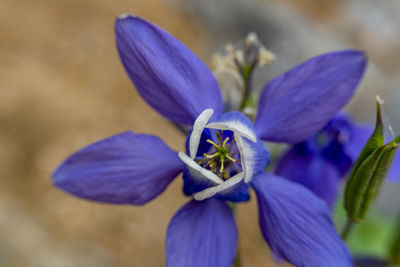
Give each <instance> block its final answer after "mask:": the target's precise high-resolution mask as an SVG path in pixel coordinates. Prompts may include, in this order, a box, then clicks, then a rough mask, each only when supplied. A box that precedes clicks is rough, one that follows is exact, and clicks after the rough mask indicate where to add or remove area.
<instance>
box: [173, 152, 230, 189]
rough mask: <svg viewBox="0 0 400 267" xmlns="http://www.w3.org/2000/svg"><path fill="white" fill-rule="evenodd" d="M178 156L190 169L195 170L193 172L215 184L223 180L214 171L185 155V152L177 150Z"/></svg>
mask: <svg viewBox="0 0 400 267" xmlns="http://www.w3.org/2000/svg"><path fill="white" fill-rule="evenodd" d="M178 156H179V158H180V159H181V160H182V161H183V162H184V163H185V164H186V165H187V166H188V167H189V168H190V169H191V170H192V171H195V172H197V173H199V174H201V175H202V176H203V177H204V178H207V179H208V180H210V181H212V182H214V183H216V184H222V183H223V182H224V181H223V180H222V179H221V178H219V177H218V176H217V175H216V174H215V173H213V172H212V171H210V170H207V169H205V168H203V167H201V166H200V165H199V164H197V163H196V162H195V161H194V160H192V159H191V158H190V157H188V155H186V154H185V153H183V152H179V153H178Z"/></svg>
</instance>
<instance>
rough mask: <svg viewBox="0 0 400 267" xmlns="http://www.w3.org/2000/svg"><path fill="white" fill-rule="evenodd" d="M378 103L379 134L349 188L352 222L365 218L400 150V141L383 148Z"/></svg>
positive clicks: (362, 156) (366, 149)
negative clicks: (398, 149)
mask: <svg viewBox="0 0 400 267" xmlns="http://www.w3.org/2000/svg"><path fill="white" fill-rule="evenodd" d="M377 100H378V101H377V120H376V127H375V131H374V133H373V134H372V136H371V137H370V139H369V140H368V142H367V143H366V145H365V146H364V148H363V150H362V151H361V154H360V156H359V157H358V158H357V161H356V162H355V164H354V167H353V169H352V171H351V173H350V177H349V180H348V181H347V184H346V190H345V199H344V206H345V209H346V212H347V217H348V219H349V220H350V221H351V222H358V221H360V220H362V219H363V218H364V216H365V214H366V212H367V211H368V208H369V207H370V205H371V203H372V202H373V200H374V199H375V198H376V196H377V195H378V193H379V191H380V188H381V185H382V182H383V181H384V179H385V177H386V174H387V173H388V171H389V169H390V166H391V164H392V161H393V158H394V155H395V152H396V150H397V147H398V146H399V141H400V138H399V137H397V138H396V139H394V140H393V141H391V142H390V143H388V144H386V145H383V143H384V138H385V137H384V130H383V125H382V118H381V104H382V102H381V101H380V99H379V98H378V99H377Z"/></svg>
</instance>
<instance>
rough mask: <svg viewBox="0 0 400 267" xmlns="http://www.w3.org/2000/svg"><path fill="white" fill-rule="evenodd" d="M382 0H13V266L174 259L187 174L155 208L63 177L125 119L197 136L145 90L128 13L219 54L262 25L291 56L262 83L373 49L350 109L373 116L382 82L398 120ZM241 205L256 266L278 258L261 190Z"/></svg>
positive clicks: (7, 131) (124, 125) (5, 168)
mask: <svg viewBox="0 0 400 267" xmlns="http://www.w3.org/2000/svg"><path fill="white" fill-rule="evenodd" d="M373 2H374V1H370V0H363V1H357V0H352V1H328V0H327V1H318V0H315V1H313V0H302V1H291V0H286V1H274V0H269V1H261V0H259V1H250V0H249V1H246V0H230V1H226V0H222V1H211V0H204V1H196V0H191V1H183V0H182V1H181V0H174V1H172V0H171V1H168V2H167V1H162V0H130V1H126V0H114V1H104V0H55V1H50V0H36V1H29V0H18V1H14V0H3V1H2V2H1V4H0V81H1V86H0V266H52V267H53V266H107V267H108V266H146V267H147V266H148V267H152V266H154V267H158V266H164V238H165V231H166V227H167V225H168V222H169V220H170V218H171V217H172V216H173V214H174V213H175V211H176V210H178V208H179V207H180V206H181V205H182V204H183V203H185V202H186V201H187V199H186V198H185V197H184V196H183V195H182V193H181V186H182V182H181V180H180V179H176V180H175V182H173V183H172V185H171V186H170V187H169V188H168V189H167V190H166V192H165V193H164V194H163V195H161V196H160V197H159V198H157V199H156V200H154V201H153V202H151V203H149V204H148V205H146V206H144V207H132V206H112V205H104V204H98V203H91V202H87V201H84V200H80V199H77V198H74V197H72V196H70V195H67V194H65V193H63V192H60V191H58V190H57V189H55V188H54V187H52V184H51V178H50V176H51V173H52V171H53V170H54V169H55V168H56V166H57V165H58V164H59V163H60V162H61V161H62V160H63V159H64V158H65V157H66V156H68V155H69V154H70V153H72V152H73V151H75V150H77V149H79V148H81V147H83V146H85V145H87V144H89V143H92V142H94V141H96V140H99V139H102V138H104V137H107V136H110V135H112V134H115V133H118V132H121V131H124V130H128V129H131V130H133V131H135V132H142V133H151V134H157V135H159V136H161V137H162V138H163V139H164V140H165V141H166V142H167V143H168V144H169V145H170V146H172V147H173V148H174V149H176V150H182V149H183V139H184V137H183V136H182V135H181V134H180V133H179V132H178V131H176V130H175V129H174V128H173V127H172V126H171V125H170V124H169V123H168V122H167V121H166V120H164V119H163V118H162V117H161V116H159V115H158V114H156V113H155V112H154V111H153V110H152V109H151V108H149V107H148V106H147V105H146V104H145V103H144V102H143V101H142V100H141V99H140V98H139V96H138V94H137V93H136V91H135V90H133V87H132V85H131V83H130V81H129V79H128V77H127V76H126V74H125V72H124V70H123V68H122V66H121V64H120V62H119V58H118V54H117V51H116V48H115V40H114V32H113V27H114V19H115V17H116V16H118V15H120V14H122V13H135V14H137V15H140V16H142V17H145V18H147V19H149V20H151V21H153V22H155V23H157V24H158V25H160V26H162V27H163V28H165V29H167V30H168V31H169V32H171V33H172V34H174V35H175V36H177V37H178V38H179V39H180V40H182V41H183V42H184V43H186V44H187V45H188V46H189V47H190V48H191V49H192V50H194V51H195V52H196V53H197V54H198V55H199V56H200V57H202V58H203V59H204V60H205V61H206V62H207V61H208V59H209V56H210V52H211V51H215V49H219V48H221V46H222V45H223V44H224V43H226V42H227V41H236V40H238V39H240V38H241V37H243V36H244V35H245V34H246V33H247V32H248V31H250V30H255V31H257V32H258V34H259V37H260V39H262V40H263V41H264V42H265V44H266V46H267V47H269V48H270V49H271V50H273V51H274V52H275V53H276V54H277V55H278V58H279V60H278V61H277V63H275V64H274V65H271V66H270V67H269V68H268V69H267V70H266V71H265V72H261V73H262V74H261V75H260V78H259V79H260V83H264V82H265V81H266V80H267V79H268V78H269V77H271V76H273V75H275V74H277V73H280V72H282V71H283V70H285V69H287V68H289V67H290V66H293V65H294V64H296V63H299V62H300V61H302V60H305V59H306V58H307V57H310V56H312V55H316V54H318V53H322V52H325V51H329V50H333V49H343V48H348V47H352V48H359V49H364V50H367V52H368V54H369V56H370V59H371V65H370V69H369V71H368V78H367V79H366V80H365V82H364V83H363V86H362V87H363V88H362V93H359V94H358V95H357V97H356V98H355V101H354V102H353V104H352V105H351V106H350V109H351V111H353V112H354V113H355V116H356V118H358V119H360V120H364V121H366V120H368V119H371V120H373V115H372V116H371V114H373V113H374V110H373V108H372V107H373V103H374V94H376V93H380V94H383V96H384V97H385V96H386V97H387V98H388V100H389V101H388V102H389V103H388V105H387V106H388V110H387V112H388V116H389V118H390V120H391V121H392V122H393V125H394V128H395V129H396V127H397V125H398V122H399V118H398V117H397V116H396V115H395V114H398V113H397V112H398V111H399V110H398V105H397V104H396V103H398V100H399V93H398V84H399V83H398V82H399V77H400V76H399V75H398V74H399V66H400V62H399V58H398V56H397V55H398V54H399V50H400V43H399V39H398V38H399V36H398V35H396V34H395V33H398V32H400V31H398V30H399V28H400V22H399V21H398V20H399V18H398V16H392V15H391V12H395V11H396V10H397V11H400V6H399V4H398V2H396V1H387V2H385V5H384V6H382V7H381V6H379V5H378V6H376V5H375V6H374V8H373V9H371V8H370V7H371V6H373ZM368 3H369V4H368ZM365 10H368V12H369V13H370V14H369V15H370V16H369V18H368V19H366V18H364V14H365ZM387 12H389V13H390V14H388V13H387ZM371 14H372V15H371ZM397 14H399V13H397ZM371 20H373V21H372V22H371ZM359 103H363V105H364V107H365V106H367V107H368V105H369V107H370V108H369V109H367V110H364V109H361V108H360V105H359ZM160 129H162V130H161V131H160ZM239 217H240V218H239V222H238V224H239V229H240V230H239V231H240V242H241V243H240V249H241V250H242V254H243V261H244V266H274V265H273V264H272V263H270V262H269V260H268V258H269V256H268V250H267V247H266V245H265V243H264V241H263V239H262V237H261V235H260V232H259V230H258V223H257V212H256V206H255V201H254V198H253V199H252V201H250V202H249V203H246V204H243V205H241V206H240V207H239Z"/></svg>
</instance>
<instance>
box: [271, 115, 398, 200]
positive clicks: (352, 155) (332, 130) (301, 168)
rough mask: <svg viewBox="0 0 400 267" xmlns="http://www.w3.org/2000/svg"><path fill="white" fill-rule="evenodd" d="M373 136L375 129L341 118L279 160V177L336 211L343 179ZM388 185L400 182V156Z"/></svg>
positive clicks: (389, 176) (396, 158) (290, 149)
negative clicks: (335, 207)
mask: <svg viewBox="0 0 400 267" xmlns="http://www.w3.org/2000/svg"><path fill="white" fill-rule="evenodd" d="M372 132H373V128H372V127H371V126H369V125H366V124H358V123H355V122H353V121H352V119H351V118H350V117H349V116H348V115H347V114H344V113H341V114H338V115H336V116H335V117H334V118H333V119H332V120H330V121H329V122H328V123H327V124H326V125H325V127H324V128H323V129H321V130H320V131H318V132H317V133H316V134H315V135H313V136H312V137H310V138H308V139H307V140H305V141H303V142H300V143H298V144H295V145H293V146H292V147H291V148H289V149H288V150H287V151H286V152H285V153H284V154H283V155H282V156H281V158H280V159H279V161H278V164H277V168H276V170H275V173H276V174H278V175H279V176H281V177H284V178H287V179H289V180H291V181H293V182H296V183H300V184H302V185H304V186H305V187H307V188H308V189H310V190H311V191H312V192H314V193H315V194H316V195H317V196H319V197H320V198H322V199H323V200H325V202H326V203H327V204H328V206H330V207H333V205H334V203H335V200H336V196H337V194H338V188H339V186H340V182H341V180H342V178H344V177H345V176H346V174H347V173H348V172H349V170H350V169H351V167H352V165H353V163H354V162H355V161H356V159H357V157H358V155H359V154H360V152H361V150H362V148H363V147H364V145H365V144H366V142H367V140H368V138H369V137H370V136H371V135H372ZM388 181H390V182H399V181H400V156H399V155H397V156H396V157H395V160H394V162H393V165H392V168H391V170H390V172H389V174H388Z"/></svg>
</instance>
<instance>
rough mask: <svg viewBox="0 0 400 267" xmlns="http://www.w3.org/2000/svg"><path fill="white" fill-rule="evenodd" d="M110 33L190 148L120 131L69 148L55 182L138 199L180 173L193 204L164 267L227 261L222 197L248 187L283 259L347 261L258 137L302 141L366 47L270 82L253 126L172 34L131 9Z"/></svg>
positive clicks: (241, 195)
mask: <svg viewBox="0 0 400 267" xmlns="http://www.w3.org/2000/svg"><path fill="white" fill-rule="evenodd" d="M115 31H116V38H117V47H118V51H119V54H120V57H121V60H122V63H123V65H124V67H125V70H126V71H127V73H128V75H129V77H130V78H131V80H132V82H133V83H134V85H135V87H136V89H137V90H138V92H139V94H140V95H141V96H142V97H143V99H144V100H145V101H146V102H147V103H148V104H149V105H151V106H152V107H153V108H154V109H155V110H157V111H158V112H159V113H160V114H162V115H163V116H165V117H166V118H168V119H170V120H171V121H173V122H175V123H179V124H185V125H190V126H192V130H191V131H190V133H189V135H188V138H187V141H186V152H185V153H184V152H179V153H177V152H175V151H172V150H171V149H170V148H169V147H168V146H167V145H166V144H165V143H164V142H163V141H162V140H161V139H159V138H158V137H155V136H151V135H147V134H135V133H133V132H130V131H128V132H124V133H121V134H118V135H115V136H112V137H110V138H107V139H104V140H102V141H99V142H97V143H94V144H92V145H90V146H88V147H86V148H83V149H82V150H80V151H78V152H76V153H75V154H73V155H71V156H70V157H69V158H68V159H67V160H66V161H65V162H64V163H62V164H61V166H60V167H59V168H58V169H57V170H56V171H55V173H54V175H53V180H54V184H55V185H56V186H57V187H59V188H61V189H62V190H65V191H67V192H69V193H71V194H73V195H76V196H78V197H82V198H86V199H89V200H94V201H100V202H105V203H113V204H134V205H141V204H145V203H147V202H149V201H150V200H152V199H153V198H155V197H156V196H158V195H159V194H160V193H161V192H163V191H164V190H165V188H166V187H167V186H168V184H169V183H170V182H171V181H172V180H174V178H175V177H176V176H177V175H178V174H179V173H181V172H183V180H184V193H185V194H186V195H190V196H193V199H191V200H190V201H189V202H188V203H187V204H186V205H184V206H183V207H182V208H181V209H180V210H179V211H178V212H177V213H176V214H175V216H174V217H173V218H172V220H171V222H170V224H169V227H168V230H167V238H166V250H167V252H166V255H167V266H173V267H187V266H191V267H200V266H201V267H216V266H218V267H228V266H230V265H231V264H232V262H233V260H234V257H235V255H236V247H237V230H236V224H235V221H234V217H233V214H232V211H231V210H230V208H229V206H228V205H227V203H226V201H232V202H239V201H246V200H248V199H249V192H248V191H249V187H250V186H251V187H252V188H253V189H254V190H255V192H256V195H257V200H258V207H259V223H260V227H261V230H262V233H263V236H264V238H265V239H266V241H267V243H268V244H269V246H270V248H271V250H272V251H273V252H274V253H275V254H276V255H277V256H278V257H280V258H283V259H285V260H287V261H288V262H290V263H292V264H294V265H296V266H311V267H313V266H315V267H316V266H328V267H329V266H332V267H333V266H351V265H352V263H351V262H352V261H351V258H350V255H349V252H348V250H347V248H346V246H345V244H344V243H343V242H342V240H341V239H340V237H339V236H338V235H337V233H336V231H335V229H334V226H333V224H332V221H331V218H330V215H329V209H328V207H327V206H326V204H325V203H324V202H323V201H322V200H320V199H319V198H318V197H316V196H315V195H314V194H312V193H311V192H310V191H309V190H308V189H306V188H304V187H303V186H300V185H298V184H296V183H292V182H290V181H288V180H286V179H282V178H281V177H278V176H276V175H274V174H270V173H265V172H264V168H265V166H266V165H267V164H268V161H269V154H268V151H267V150H266V148H265V147H264V145H263V144H262V141H261V140H268V141H274V142H287V143H292V144H293V143H299V142H301V141H303V140H305V139H306V138H308V137H310V136H311V135H313V134H314V133H315V132H316V131H318V130H319V129H320V128H322V127H323V126H324V125H325V124H326V123H327V122H328V121H329V119H330V118H331V117H333V116H334V114H336V113H337V112H338V110H340V109H341V108H342V107H343V106H344V105H345V104H346V103H347V102H348V100H349V99H350V98H351V96H352V95H353V93H354V91H355V88H356V87H357V85H358V83H359V81H360V79H361V77H362V75H363V73H364V70H365V66H366V58H365V55H364V53H362V52H359V51H353V50H346V51H339V52H333V53H328V54H324V55H321V56H318V57H315V58H312V59H310V60H308V61H306V62H304V63H303V64H301V65H299V66H297V67H295V68H293V69H292V70H289V71H288V72H286V73H284V74H282V75H280V76H278V77H276V78H274V79H272V80H271V81H270V82H269V83H267V85H266V86H265V87H264V89H263V91H262V94H261V96H260V99H259V105H258V115H257V118H256V120H255V123H254V125H253V123H252V122H251V121H250V120H249V119H248V118H247V117H246V116H244V115H243V114H242V113H240V112H229V113H225V114H222V99H221V94H220V90H219V87H218V84H217V82H216V80H215V78H214V77H213V75H212V73H211V71H210V70H209V69H208V68H207V66H206V65H205V64H204V63H203V62H202V61H201V60H200V59H199V58H197V57H196V56H195V55H194V54H193V53H192V52H191V51H190V50H189V49H188V48H187V47H186V46H184V45H183V44H182V43H181V42H180V41H178V40H177V39H175V38H174V37H173V36H172V35H170V34H169V33H167V32H166V31H164V30H162V29H161V28H159V27H157V26H156V25H154V24H152V23H150V22H148V21H146V20H144V19H142V18H139V17H136V16H128V15H125V16H121V17H120V18H118V19H117V21H116V26H115ZM160 131H162V129H160Z"/></svg>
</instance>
